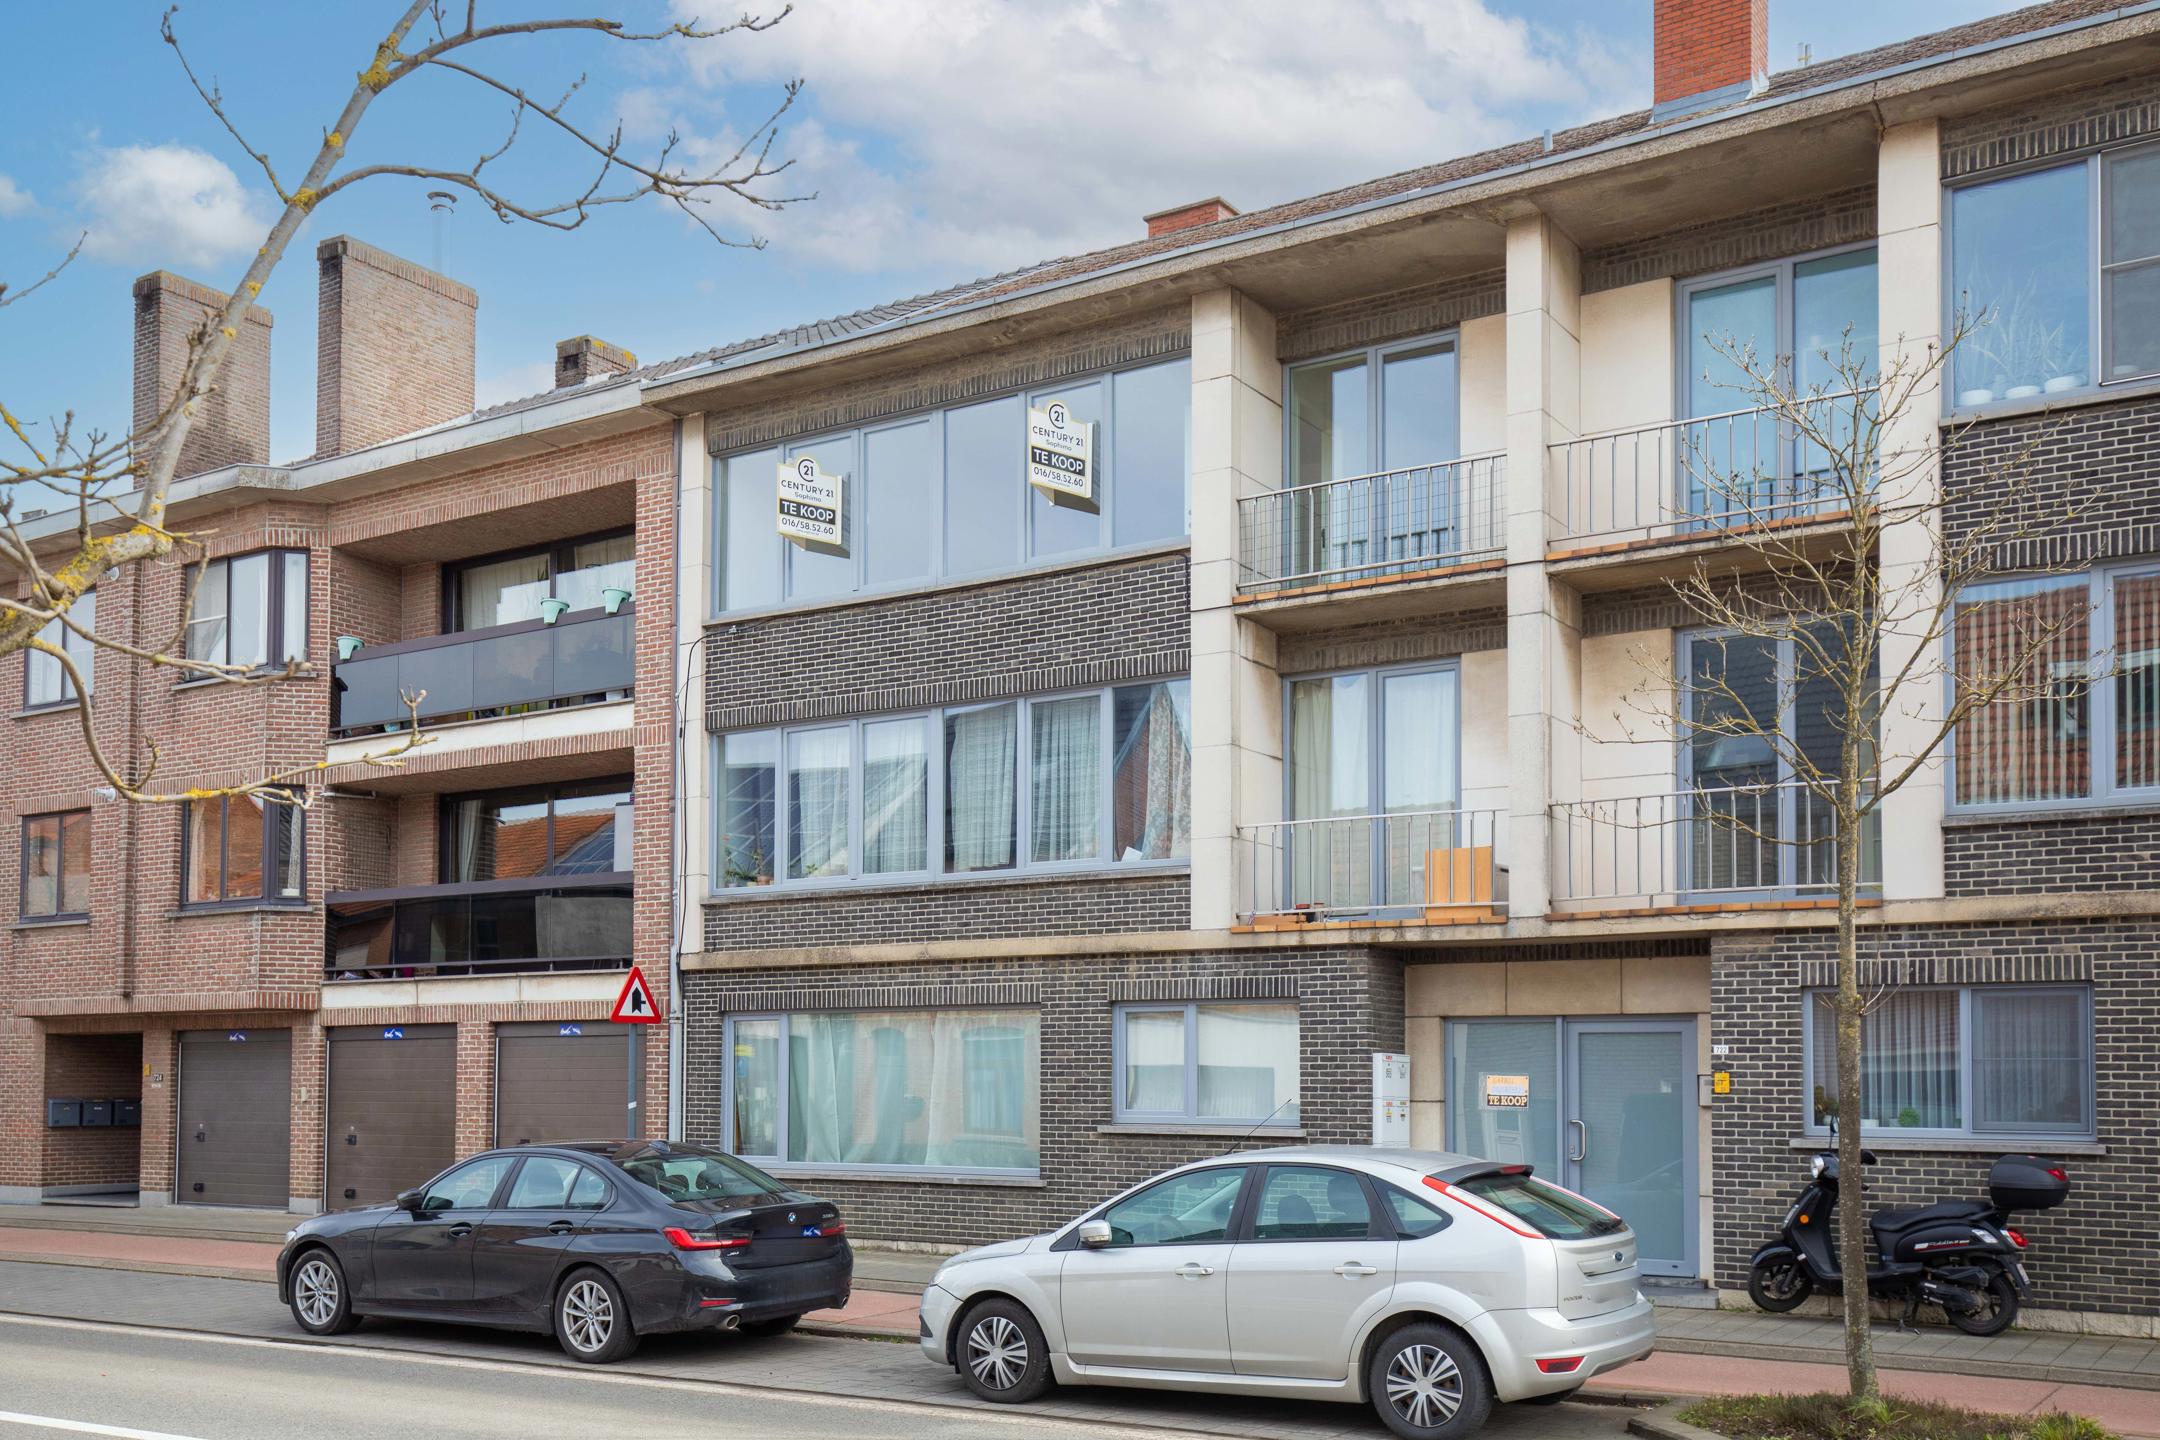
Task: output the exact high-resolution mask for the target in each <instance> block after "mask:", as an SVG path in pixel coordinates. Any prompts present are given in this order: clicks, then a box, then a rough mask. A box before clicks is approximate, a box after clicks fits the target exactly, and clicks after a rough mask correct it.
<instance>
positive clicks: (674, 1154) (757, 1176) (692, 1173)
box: [617, 1145, 787, 1200]
mask: <svg viewBox="0 0 2160 1440" xmlns="http://www.w3.org/2000/svg"><path fill="white" fill-rule="evenodd" d="M617 1163H619V1164H620V1165H621V1166H622V1168H623V1169H624V1171H625V1172H627V1173H628V1174H629V1176H630V1178H631V1179H633V1180H638V1181H642V1182H643V1183H645V1184H647V1185H650V1186H652V1188H653V1189H655V1190H658V1191H659V1192H660V1193H661V1194H663V1195H665V1196H667V1197H668V1199H670V1200H746V1199H750V1198H753V1197H755V1196H759V1195H777V1194H780V1193H781V1192H783V1191H785V1190H786V1189H787V1187H786V1186H785V1185H783V1184H781V1183H780V1182H779V1181H778V1180H775V1179H774V1178H773V1177H772V1176H770V1175H767V1174H766V1173H765V1172H764V1171H762V1170H760V1169H758V1168H757V1167H756V1166H755V1165H745V1164H744V1163H743V1162H742V1161H740V1160H738V1159H736V1158H735V1157H734V1156H732V1155H727V1154H723V1153H721V1152H720V1151H718V1150H690V1149H686V1148H684V1147H682V1146H679V1145H677V1146H670V1147H669V1149H668V1151H667V1153H665V1154H657V1153H656V1154H649V1155H638V1156H634V1157H632V1158H630V1159H627V1160H622V1161H619V1162H617Z"/></svg>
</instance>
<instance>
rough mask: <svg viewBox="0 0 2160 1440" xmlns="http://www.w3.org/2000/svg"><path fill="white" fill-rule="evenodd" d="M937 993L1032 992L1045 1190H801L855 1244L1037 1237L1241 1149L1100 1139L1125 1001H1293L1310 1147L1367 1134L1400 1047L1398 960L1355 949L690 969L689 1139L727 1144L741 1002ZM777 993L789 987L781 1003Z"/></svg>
mask: <svg viewBox="0 0 2160 1440" xmlns="http://www.w3.org/2000/svg"><path fill="white" fill-rule="evenodd" d="M943 986H951V987H956V988H958V989H961V990H962V992H963V993H968V994H970V995H971V998H973V1002H974V1003H977V1004H983V1003H991V1002H993V1001H994V1002H995V1003H1000V1004H1012V1003H1016V1002H1018V1003H1025V999H1024V997H1026V996H1027V995H1028V994H1029V992H1031V991H1032V994H1033V996H1034V1004H1035V1005H1036V1006H1038V1007H1039V1009H1040V1012H1041V1017H1042V1018H1041V1026H1042V1032H1041V1040H1042V1044H1041V1053H1042V1069H1041V1146H1042V1169H1041V1179H1042V1181H1043V1183H1042V1184H1041V1185H1040V1186H1035V1187H1029V1188H1019V1187H1010V1186H994V1185H982V1184H960V1185H953V1184H941V1183H937V1182H933V1181H907V1180H810V1181H805V1182H804V1183H805V1185H806V1187H807V1188H808V1189H810V1190H812V1191H814V1192H816V1193H817V1194H819V1195H823V1196H826V1197H828V1198H830V1199H832V1200H833V1201H835V1202H836V1203H837V1204H839V1205H840V1207H841V1208H842V1210H843V1211H844V1212H845V1213H846V1215H847V1221H848V1228H849V1231H850V1233H852V1234H855V1235H857V1236H860V1237H862V1238H864V1239H871V1240H907V1241H922V1242H932V1243H941V1244H969V1245H972V1244H981V1243H985V1242H988V1241H992V1240H999V1239H1006V1238H1010V1237H1012V1236H1016V1235H1025V1234H1031V1233H1034V1232H1036V1231H1040V1230H1045V1229H1048V1228H1050V1227H1052V1226H1054V1225H1057V1224H1060V1223H1062V1222H1063V1221H1065V1220H1068V1219H1071V1218H1072V1217H1073V1216H1074V1215H1077V1214H1079V1213H1080V1212H1081V1211H1082V1210H1084V1209H1086V1208H1087V1207H1088V1206H1089V1205H1091V1204H1093V1203H1094V1202H1095V1201H1097V1200H1100V1199H1102V1198H1103V1197H1105V1196H1108V1195H1111V1194H1114V1193H1115V1192H1117V1191H1118V1190H1120V1189H1122V1188H1124V1187H1125V1186H1127V1185H1130V1184H1133V1183H1135V1182H1137V1181H1139V1180H1142V1179H1145V1178H1146V1177H1147V1176H1149V1175H1151V1174H1154V1173H1155V1172H1156V1171H1159V1170H1162V1169H1165V1168H1168V1167H1169V1166H1172V1165H1179V1164H1183V1163H1185V1162H1187V1161H1190V1160H1197V1159H1204V1158H1206V1157H1208V1156H1210V1155H1218V1154H1223V1153H1225V1152H1228V1151H1232V1150H1235V1149H1237V1148H1238V1146H1239V1141H1238V1137H1235V1136H1229V1137H1223V1136H1192V1135H1187V1136H1179V1135H1105V1134H1102V1133H1101V1132H1100V1128H1099V1127H1101V1126H1103V1125H1106V1124H1109V1123H1110V1121H1111V1116H1112V1096H1113V1083H1114V1081H1113V1076H1112V1074H1111V1069H1112V1064H1111V1028H1112V1014H1113V1011H1114V1007H1115V1006H1116V1005H1117V1004H1119V1003H1121V1002H1123V1001H1126V1000H1136V999H1147V1000H1180V999H1187V1000H1205V999H1212V998H1223V999H1230V998H1240V999H1254V998H1269V997H1278V996H1279V997H1288V996H1291V995H1294V996H1295V997H1296V999H1297V1004H1298V1021H1299V1046H1300V1052H1301V1053H1300V1056H1299V1067H1300V1077H1299V1100H1300V1103H1301V1106H1302V1110H1303V1122H1304V1129H1305V1132H1306V1137H1307V1140H1308V1141H1310V1142H1312V1143H1323V1142H1367V1141H1369V1140H1370V1139H1371V1135H1372V1119H1371V1115H1372V1062H1371V1059H1370V1056H1371V1052H1373V1051H1375V1050H1399V1049H1400V1048H1401V1047H1402V1038H1403V1026H1402V1005H1403V1000H1402V967H1401V965H1400V964H1399V963H1398V962H1397V961H1396V960H1395V959H1394V958H1393V957H1392V956H1389V955H1387V954H1384V953H1381V952H1374V951H1368V950H1363V949H1341V950H1309V951H1249V952H1231V953H1214V954H1135V955H1126V956H1085V957H1077V956H1061V957H1051V958H1044V959H1034V960H1009V961H998V962H993V963H984V964H970V965H881V966H860V967H855V968H851V969H848V970H846V971H835V970H830V969H815V970H812V969H785V968H780V969H761V970H754V971H721V972H715V971H693V972H691V973H690V974H688V975H686V976H685V977H684V986H683V997H684V1003H685V1006H686V1007H687V1008H686V1010H685V1014H686V1016H687V1024H688V1036H687V1041H686V1044H685V1070H684V1079H685V1084H686V1087H687V1088H686V1091H685V1135H686V1138H688V1139H690V1140H694V1141H698V1142H702V1143H708V1144H719V1143H721V1142H722V1140H723V1139H724V1136H725V1127H724V1121H723V1116H722V1114H721V1099H720V1097H721V1076H722V1070H721V1067H722V1066H723V1065H724V1064H725V1056H724V1053H723V1046H724V1036H725V1030H724V1025H723V1021H724V1019H725V1017H726V1015H727V1013H728V1011H729V1009H730V1008H731V1007H732V1008H747V1007H746V1006H745V1004H744V1003H743V1002H748V1005H749V1006H756V1007H760V1008H762V1007H763V1006H764V1005H766V1004H770V1003H774V1002H776V1001H778V1002H781V1003H786V1004H788V1005H791V1006H796V1007H800V1008H833V1009H847V1008H856V1007H871V1008H874V1007H876V1006H878V1005H880V1004H893V1003H894V1002H896V1001H897V1002H900V1008H921V1007H922V1006H923V1005H925V1004H927V1003H932V1002H933V1001H934V999H935V997H936V990H935V988H932V989H930V990H928V991H925V990H924V989H921V988H914V989H911V990H910V991H907V992H904V993H901V994H897V995H892V996H891V997H890V998H889V999H881V992H882V991H883V990H884V987H943ZM776 989H787V990H790V991H796V992H798V993H795V994H793V995H789V996H785V997H780V996H774V995H773V994H772V993H771V992H773V991H774V990H776ZM986 990H987V991H990V992H992V993H989V994H985V993H983V992H984V991H986ZM803 991H809V992H813V993H811V994H803V993H800V992H803ZM755 992H764V993H763V994H762V995H759V994H757V993H755ZM736 997H740V999H739V1000H738V999H737V998H736ZM820 997H823V998H822V999H820Z"/></svg>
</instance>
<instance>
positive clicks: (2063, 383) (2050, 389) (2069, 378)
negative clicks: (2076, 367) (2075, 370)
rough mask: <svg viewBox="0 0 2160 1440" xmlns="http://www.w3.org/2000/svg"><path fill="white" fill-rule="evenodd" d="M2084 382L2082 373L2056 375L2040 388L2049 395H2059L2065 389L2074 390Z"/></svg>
mask: <svg viewBox="0 0 2160 1440" xmlns="http://www.w3.org/2000/svg"><path fill="white" fill-rule="evenodd" d="M2084 383H2085V377H2084V376H2082V375H2057V376H2056V377H2055V378H2054V379H2052V380H2050V381H2048V382H2047V383H2046V384H2045V385H2042V386H2041V387H2040V388H2041V389H2042V390H2044V391H2046V392H2047V393H2048V394H2050V395H2060V394H2062V393H2063V391H2065V390H2075V389H2077V388H2078V387H2079V386H2081V385H2083V384H2084Z"/></svg>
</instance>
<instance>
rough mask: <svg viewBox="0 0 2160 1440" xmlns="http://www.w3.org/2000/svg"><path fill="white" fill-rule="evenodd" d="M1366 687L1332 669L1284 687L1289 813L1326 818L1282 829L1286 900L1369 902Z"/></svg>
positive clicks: (1332, 904) (1336, 903)
mask: <svg viewBox="0 0 2160 1440" xmlns="http://www.w3.org/2000/svg"><path fill="white" fill-rule="evenodd" d="M1370 688H1371V681H1370V679H1369V678H1368V677H1366V676H1363V675H1338V676H1335V677H1333V678H1331V679H1326V680H1300V681H1298V682H1297V683H1296V684H1295V685H1293V686H1292V687H1291V689H1290V817H1291V818H1292V819H1293V820H1311V821H1326V822H1328V823H1322V824H1309V825H1293V826H1291V827H1290V828H1289V830H1288V835H1289V841H1288V845H1287V850H1288V852H1289V853H1288V857H1287V859H1288V881H1289V886H1290V893H1289V894H1288V895H1286V896H1284V897H1283V898H1284V900H1285V901H1286V902H1287V903H1289V904H1291V905H1300V904H1316V905H1323V906H1329V907H1335V908H1342V907H1350V908H1359V907H1363V906H1367V905H1370V904H1371V903H1372V822H1371V821H1369V820H1366V819H1364V818H1362V817H1364V816H1365V815H1366V814H1367V813H1368V812H1369V810H1370V807H1371V804H1372V798H1371V773H1372V752H1371V750H1370V748H1369V747H1368V743H1367V742H1368V737H1369V736H1370V734H1371V730H1372V727H1371V721H1370V712H1369V710H1368V708H1367V707H1368V704H1369V700H1368V696H1369V693H1370ZM1334 817H1342V818H1334ZM1353 817H1354V818H1353Z"/></svg>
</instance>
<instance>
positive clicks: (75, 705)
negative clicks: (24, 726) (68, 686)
mask: <svg viewBox="0 0 2160 1440" xmlns="http://www.w3.org/2000/svg"><path fill="white" fill-rule="evenodd" d="M80 709H82V702H81V701H80V700H59V701H55V702H54V703H53V704H50V705H25V706H23V708H22V709H20V710H17V711H16V712H15V713H14V715H13V716H11V717H10V718H11V719H15V720H29V719H32V718H34V717H36V716H39V715H73V714H74V713H75V712H76V711H78V710H80Z"/></svg>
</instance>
